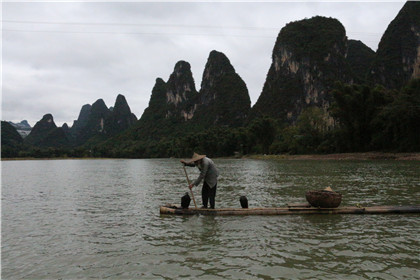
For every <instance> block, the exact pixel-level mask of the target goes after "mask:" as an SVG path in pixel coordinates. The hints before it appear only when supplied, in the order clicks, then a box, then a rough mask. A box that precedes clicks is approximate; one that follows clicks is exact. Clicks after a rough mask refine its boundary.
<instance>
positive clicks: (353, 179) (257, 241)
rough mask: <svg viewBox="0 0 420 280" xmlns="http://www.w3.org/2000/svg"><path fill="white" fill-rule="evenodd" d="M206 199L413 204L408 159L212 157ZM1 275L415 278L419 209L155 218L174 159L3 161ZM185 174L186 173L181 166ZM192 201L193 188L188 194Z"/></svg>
mask: <svg viewBox="0 0 420 280" xmlns="http://www.w3.org/2000/svg"><path fill="white" fill-rule="evenodd" d="M215 163H216V164H217V166H218V167H219V168H220V171H221V177H220V180H219V187H218V190H217V192H218V193H217V197H216V207H239V200H238V199H239V196H240V195H244V194H246V195H247V197H248V199H249V204H250V207H259V206H264V207H270V206H271V207H273V206H282V205H285V204H287V203H300V202H305V198H304V193H305V191H306V190H310V189H321V188H325V187H327V186H331V187H332V188H333V189H334V190H336V191H339V192H341V193H342V194H343V203H342V205H356V204H357V203H359V204H361V205H410V204H420V163H419V162H418V161H286V160H234V159H229V160H228V159H215ZM1 170H2V201H1V205H2V206H1V207H2V209H1V210H2V224H1V226H2V240H1V241H2V244H1V245H2V252H1V265H2V279H21V278H27V279H75V278H79V279H80V278H84V279H86V278H99V279H106V278H110V279H121V278H130V279H133V278H134V279H182V278H184V279H192V278H194V279H419V278H420V253H419V252H420V215H418V214H407V215H395V214H386V215H301V216H300V215H298V216H248V217H240V216H231V217H209V216H192V217H182V216H161V215H160V214H159V206H160V205H162V204H165V203H168V202H170V203H180V198H181V196H182V195H183V194H184V193H185V192H186V191H187V190H188V188H187V183H186V178H185V175H184V173H183V172H184V171H183V169H182V166H181V165H180V163H179V161H178V160H177V159H155V160H54V161H52V160H49V161H5V162H1ZM187 170H188V172H189V174H190V178H191V179H193V178H194V177H196V176H197V175H198V173H197V170H195V169H193V168H188V169H187ZM195 197H196V200H197V203H200V201H201V199H200V191H199V189H196V190H195Z"/></svg>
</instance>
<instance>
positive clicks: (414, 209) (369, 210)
mask: <svg viewBox="0 0 420 280" xmlns="http://www.w3.org/2000/svg"><path fill="white" fill-rule="evenodd" d="M160 213H161V214H177V215H195V214H201V215H221V216H224V215H239V216H240V215H302V214H359V215H360V214H385V213H393V214H408V213H420V205H407V206H371V207H363V208H360V207H356V206H345V207H338V208H315V207H311V208H307V207H305V208H289V207H277V208H246V209H243V208H218V209H197V208H196V209H181V208H177V207H175V206H171V207H168V206H161V207H160Z"/></svg>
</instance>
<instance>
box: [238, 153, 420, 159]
mask: <svg viewBox="0 0 420 280" xmlns="http://www.w3.org/2000/svg"><path fill="white" fill-rule="evenodd" d="M243 158H250V159H285V160H420V153H384V152H366V153H340V154H313V155H249V156H244V157H243Z"/></svg>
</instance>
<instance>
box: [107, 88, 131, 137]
mask: <svg viewBox="0 0 420 280" xmlns="http://www.w3.org/2000/svg"><path fill="white" fill-rule="evenodd" d="M110 112H111V114H110V116H109V117H108V118H107V119H105V131H106V132H107V133H108V134H109V135H110V136H112V135H116V134H118V133H120V132H122V131H124V130H126V129H127V128H129V127H130V126H132V125H133V124H134V123H135V122H136V121H137V117H136V116H135V115H134V114H133V113H131V109H130V106H128V103H127V100H126V99H125V97H124V96H123V95H121V94H119V95H118V96H117V99H116V100H115V105H114V107H112V110H110Z"/></svg>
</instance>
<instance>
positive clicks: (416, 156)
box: [1, 152, 420, 161]
mask: <svg viewBox="0 0 420 280" xmlns="http://www.w3.org/2000/svg"><path fill="white" fill-rule="evenodd" d="M220 158H239V159H241V158H242V159H278V160H418V161H420V153H385V152H366V153H341V154H309V155H287V154H283V155H261V154H260V155H245V156H242V157H220ZM63 159H66V160H95V159H129V158H95V157H92V158H71V157H57V158H2V159H1V161H12V160H63Z"/></svg>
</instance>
